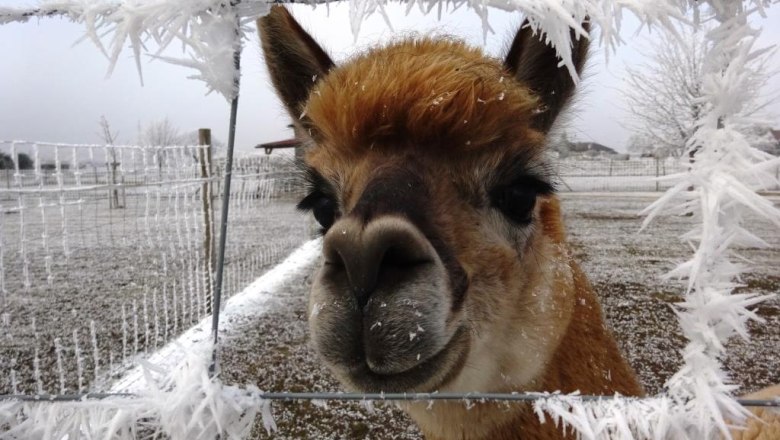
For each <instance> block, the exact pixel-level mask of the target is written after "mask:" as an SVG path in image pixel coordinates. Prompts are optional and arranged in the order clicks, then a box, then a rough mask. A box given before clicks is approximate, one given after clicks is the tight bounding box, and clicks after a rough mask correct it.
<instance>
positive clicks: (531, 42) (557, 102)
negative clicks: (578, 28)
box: [504, 20, 590, 132]
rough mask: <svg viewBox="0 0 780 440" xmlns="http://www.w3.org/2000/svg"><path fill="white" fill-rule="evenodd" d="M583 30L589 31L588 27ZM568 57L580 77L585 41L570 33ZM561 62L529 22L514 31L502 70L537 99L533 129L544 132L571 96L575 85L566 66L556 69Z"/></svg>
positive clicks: (585, 24) (585, 51) (585, 53)
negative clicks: (509, 73)
mask: <svg viewBox="0 0 780 440" xmlns="http://www.w3.org/2000/svg"><path fill="white" fill-rule="evenodd" d="M582 27H583V28H584V29H585V30H586V31H589V30H590V26H589V25H588V23H583V24H582ZM571 40H572V49H571V57H572V62H573V63H574V68H575V69H576V70H577V75H580V74H581V73H582V68H583V66H584V65H585V58H586V56H587V53H588V40H587V39H586V38H583V37H580V38H578V39H577V38H576V36H575V33H574V31H573V30H572V32H571ZM559 62H560V58H558V55H557V54H556V52H555V49H554V48H552V47H551V46H548V45H547V44H545V42H544V41H543V40H542V35H541V34H540V33H534V32H533V30H532V29H531V26H530V25H529V24H528V20H524V21H523V24H522V25H520V29H519V30H518V31H517V35H515V38H514V40H513V41H512V46H511V47H510V48H509V53H508V54H507V56H506V60H505V61H504V66H505V67H506V68H507V69H508V70H509V71H510V72H511V73H512V75H514V77H515V79H517V80H518V81H520V82H521V83H523V84H524V85H525V86H526V87H528V88H530V89H531V91H532V92H533V93H534V95H536V96H537V97H538V98H539V101H540V102H539V103H540V104H541V105H542V107H541V108H540V110H541V111H539V112H538V113H537V114H536V115H535V116H534V121H533V126H534V128H536V129H538V130H541V131H542V132H547V131H548V130H549V129H550V127H551V126H552V124H553V122H555V118H557V117H558V114H559V113H560V112H561V110H563V108H564V107H565V106H566V104H567V103H568V101H569V99H570V98H571V96H572V95H573V94H574V88H575V87H574V81H573V80H572V78H571V75H570V74H569V71H568V69H566V67H565V66H559V65H558V64H559Z"/></svg>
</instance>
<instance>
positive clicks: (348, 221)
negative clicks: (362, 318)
mask: <svg viewBox="0 0 780 440" xmlns="http://www.w3.org/2000/svg"><path fill="white" fill-rule="evenodd" d="M323 253H324V256H325V264H326V265H328V266H329V269H331V270H330V271H329V272H330V273H331V274H333V276H335V274H336V273H342V274H343V273H344V272H346V277H347V281H348V283H349V286H348V287H349V290H350V291H351V292H352V294H353V295H354V297H355V299H356V300H357V303H358V306H359V307H360V308H363V307H365V306H366V304H368V301H369V299H370V298H371V295H372V294H373V292H374V291H375V290H376V289H377V287H378V286H379V285H380V284H381V285H384V284H392V283H394V282H397V281H399V280H402V279H403V278H404V276H405V275H406V274H407V273H409V272H410V271H413V270H414V267H415V266H418V265H420V264H425V263H428V262H431V261H433V259H434V258H435V255H434V254H435V251H434V250H433V248H432V246H431V245H430V243H429V242H428V240H427V239H426V238H425V237H424V236H423V235H422V233H421V232H419V230H418V229H417V228H416V227H415V226H414V225H412V224H411V223H409V222H408V221H406V220H403V219H399V218H392V217H386V218H380V219H376V220H374V221H371V222H370V223H368V224H367V225H365V226H363V224H362V223H360V222H359V221H358V220H356V219H354V218H345V219H342V220H340V221H339V222H338V223H337V224H336V225H334V227H333V228H331V230H330V231H329V232H328V233H327V234H326V236H325V242H324V244H323ZM345 287H346V286H345Z"/></svg>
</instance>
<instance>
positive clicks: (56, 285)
mask: <svg viewBox="0 0 780 440" xmlns="http://www.w3.org/2000/svg"><path fill="white" fill-rule="evenodd" d="M241 186H242V182H240V181H239V182H237V183H236V185H235V188H236V189H237V190H238V189H240V188H241ZM247 192H251V188H249V189H247ZM100 195H101V196H104V191H100ZM171 196H173V195H171ZM85 199H86V200H87V201H86V202H85V203H84V204H82V205H73V206H67V207H66V210H65V211H64V213H65V216H66V217H67V218H68V220H69V223H68V225H69V229H68V234H69V237H68V238H69V241H70V255H69V256H68V257H66V256H65V255H63V252H62V246H61V245H59V241H60V240H61V239H62V237H61V234H60V230H61V217H60V215H59V209H58V208H56V207H55V208H53V209H48V210H47V215H46V216H45V217H43V218H42V217H41V216H40V214H39V211H38V210H31V211H32V213H33V214H35V216H32V215H27V216H26V217H25V225H24V227H25V234H26V237H28V238H27V249H26V252H27V257H28V258H29V260H30V262H31V264H30V267H31V268H32V270H31V279H32V281H33V283H32V286H31V288H30V290H25V289H24V287H23V280H22V275H23V271H22V268H21V263H20V258H19V252H18V249H14V246H17V245H18V241H17V240H18V237H19V236H20V234H19V230H20V227H21V225H20V224H19V222H20V220H21V217H20V215H19V214H18V213H5V214H2V215H4V217H3V218H2V220H3V221H2V223H0V224H2V228H1V230H0V234H2V239H3V241H2V243H3V244H4V245H5V246H4V249H3V251H4V255H3V257H4V262H5V268H6V273H5V275H6V277H5V280H4V281H5V286H6V288H7V289H8V292H7V294H6V298H5V302H4V304H3V307H2V311H1V312H0V314H1V315H2V317H3V321H0V394H9V393H15V392H18V393H26V394H30V393H36V392H38V388H39V383H40V389H41V390H42V391H43V392H44V393H49V394H56V393H74V392H78V391H105V390H106V387H107V385H108V384H110V380H111V378H115V377H118V375H120V374H121V373H122V372H123V371H124V370H125V369H126V368H128V367H130V366H132V365H134V364H135V361H136V360H137V359H138V358H143V357H144V356H145V355H146V354H147V353H152V352H154V351H156V350H157V349H159V348H161V347H162V346H163V345H164V344H165V343H166V342H167V341H169V340H171V339H174V338H175V337H176V336H178V335H179V334H180V333H182V332H184V331H185V330H187V329H188V328H189V327H191V326H193V325H195V324H196V323H198V322H199V321H200V319H201V318H203V317H204V316H205V313H204V309H205V307H204V304H202V303H201V304H199V302H198V298H197V295H195V294H194V290H195V289H197V290H199V291H201V293H200V295H202V286H201V287H199V286H198V284H197V280H193V279H192V278H191V277H190V276H189V275H188V271H189V269H190V267H189V266H187V264H186V263H187V259H188V258H190V257H192V253H189V252H188V248H189V249H192V252H193V253H197V252H201V249H202V248H201V245H202V243H201V240H202V236H201V235H200V234H195V233H193V234H190V233H189V232H187V233H185V232H184V231H182V230H181V227H182V224H185V223H186V224H188V225H190V226H189V227H190V228H192V227H193V225H195V224H196V223H200V222H202V219H201V217H200V216H199V212H200V202H199V201H198V200H193V201H190V202H187V203H185V200H184V196H183V195H181V196H180V201H179V204H178V205H177V207H176V208H174V207H173V206H172V199H173V197H171V199H169V198H168V197H167V195H166V194H163V198H162V202H161V204H159V205H157V206H155V203H156V197H155V196H154V195H152V197H151V201H152V207H151V208H147V207H146V197H145V196H143V194H141V195H138V194H128V197H127V206H126V207H125V208H123V209H114V210H111V209H108V202H107V200H105V198H103V199H101V200H97V201H95V200H92V201H90V200H89V198H87V197H85ZM240 200H241V199H240V198H238V197H237V198H236V200H235V202H236V203H232V206H231V209H232V215H231V219H232V220H231V224H230V230H229V240H228V243H229V248H228V251H227V260H226V272H225V275H226V278H225V288H224V290H223V292H224V295H225V297H226V298H227V297H229V296H231V295H232V294H234V293H236V292H238V291H240V290H241V289H243V288H244V287H245V286H246V285H248V284H249V283H251V282H252V281H253V280H254V279H255V278H256V277H257V276H259V275H261V274H262V273H263V272H264V271H266V270H268V269H270V268H271V267H273V265H275V264H276V263H278V262H279V261H280V260H281V259H282V258H283V257H285V256H286V255H287V254H288V253H289V252H291V251H292V250H293V249H294V248H295V247H296V246H297V245H298V244H299V243H302V242H303V240H305V238H306V234H305V231H304V223H303V216H302V215H301V214H299V213H297V212H295V209H294V203H293V202H292V201H290V200H278V199H277V200H275V201H274V203H273V204H271V205H268V204H265V203H260V201H258V200H254V199H247V200H244V201H243V202H241V203H239V201H240ZM169 202H170V203H169ZM12 203H16V202H12ZM31 203H32V202H31ZM3 206H5V205H4V204H3ZM175 209H178V214H179V217H176V216H175V215H174V211H175ZM185 213H189V216H190V217H189V220H188V221H186V222H185V221H184V220H183V216H184V215H185ZM150 226H151V229H148V228H149V227H150ZM44 228H46V229H47V230H48V231H49V237H48V240H49V243H50V246H49V248H48V250H46V249H44V248H43V246H42V245H41V243H40V236H41V234H42V231H43V230H44ZM177 230H178V231H177ZM149 231H151V239H150V237H148V236H147V234H148V232H149ZM180 238H181V240H182V241H181V242H180V241H179V239H180ZM150 240H151V241H150ZM149 243H151V246H150V245H149ZM47 256H48V257H49V260H50V261H51V264H50V270H51V273H52V276H53V284H52V285H51V286H49V285H47V283H46V274H45V271H44V267H43V266H44V264H43V262H44V260H45V259H46V257H47ZM191 281H192V283H191ZM174 288H175V290H174ZM174 293H175V298H174ZM200 299H201V300H202V297H201V298H200ZM199 305H200V306H199ZM91 321H94V323H95V324H94V330H95V337H94V338H92V334H91V330H92V329H91V326H90V323H91ZM58 342H59V343H58ZM77 344H78V348H79V350H78V351H77V350H76V345H77ZM95 353H97V358H98V359H97V361H98V362H97V365H98V375H96V374H95ZM136 355H138V357H136ZM36 359H37V364H38V373H37V374H36V371H35V364H36ZM60 366H61V367H62V368H61V369H60V368H59V367H60ZM79 370H81V372H82V374H81V375H79V374H78V372H79ZM38 379H39V380H38Z"/></svg>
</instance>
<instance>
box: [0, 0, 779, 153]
mask: <svg viewBox="0 0 780 440" xmlns="http://www.w3.org/2000/svg"><path fill="white" fill-rule="evenodd" d="M31 3H32V2H30V1H19V0H0V5H1V6H25V5H29V4H31ZM405 8H406V6H405V5H392V6H391V7H389V8H388V11H389V15H390V17H391V23H392V24H393V27H394V31H391V30H390V29H388V27H387V25H386V24H385V22H384V20H383V19H382V18H381V17H378V16H377V17H372V18H370V19H369V20H367V21H366V22H364V23H363V25H362V29H361V32H360V34H359V36H358V38H357V42H355V39H354V37H353V35H352V33H351V31H350V24H349V18H348V8H347V4H345V3H333V4H331V5H330V8H329V9H330V11H329V12H328V9H327V8H326V7H325V6H324V5H321V6H319V7H317V8H316V9H313V8H312V7H311V6H307V5H295V6H293V9H294V14H295V16H296V17H298V19H299V21H300V22H301V23H302V24H303V26H304V27H305V28H306V29H307V30H309V31H310V32H311V33H312V35H313V36H314V37H315V38H316V39H317V40H318V41H319V42H320V43H321V44H322V45H323V46H324V47H325V48H327V49H328V50H329V52H330V53H331V55H332V56H333V58H334V59H335V60H336V61H337V62H338V61H339V60H343V59H345V58H347V57H349V56H350V54H352V53H354V51H355V50H359V49H360V48H364V47H366V45H370V44H376V43H377V42H382V41H388V40H389V39H391V38H392V37H393V35H394V33H398V32H408V31H409V30H414V31H418V32H424V31H428V30H435V31H438V32H443V33H448V34H452V35H458V36H461V37H464V38H466V39H467V40H468V41H469V42H471V43H472V44H476V45H483V44H484V46H485V50H486V51H487V52H488V53H490V54H492V55H494V56H501V54H502V50H503V48H504V46H505V45H506V43H507V41H508V40H511V37H512V36H513V33H514V31H515V29H516V26H518V24H519V23H520V21H521V17H520V15H519V13H515V14H510V13H506V12H503V11H500V10H491V12H490V25H491V27H492V29H493V30H494V31H495V33H493V34H488V37H487V42H486V43H484V42H483V36H482V32H483V31H482V25H481V21H480V19H479V18H478V17H477V15H476V14H475V13H474V12H473V11H471V10H467V9H465V8H461V9H460V10H458V11H455V12H454V13H448V14H444V16H443V17H442V20H441V21H439V20H438V19H437V17H436V14H435V12H434V13H431V14H429V15H427V16H426V15H423V14H421V13H420V12H419V11H418V10H417V9H416V8H414V9H413V11H412V13H411V14H410V15H409V16H405V15H404V11H405ZM629 15H630V14H629ZM627 18H628V19H627V20H625V23H624V33H623V37H624V39H625V40H626V43H627V44H626V45H624V46H623V47H620V48H619V49H618V51H617V53H615V54H611V55H610V58H609V64H605V61H604V56H603V49H601V48H596V51H595V53H594V55H593V56H592V57H591V60H590V63H589V65H588V67H589V69H588V74H587V75H586V78H585V80H584V81H583V90H584V92H585V93H583V94H581V96H580V99H579V102H578V106H577V108H576V110H578V111H577V112H576V113H574V115H575V117H574V118H573V119H572V121H571V127H570V129H569V135H570V138H572V139H574V140H587V141H596V142H600V143H602V144H605V145H607V146H610V147H613V148H615V149H618V150H624V149H625V143H626V140H627V139H628V137H629V136H630V133H629V132H628V131H627V130H626V129H625V128H624V127H623V125H624V124H625V122H626V120H627V117H628V116H627V114H626V112H625V110H624V109H623V107H622V102H621V97H620V92H619V89H620V87H621V86H622V80H621V78H622V75H623V71H624V66H625V65H626V64H628V65H632V64H636V63H639V62H641V61H642V57H641V55H640V53H641V52H642V51H641V50H639V49H638V48H640V47H644V48H646V47H647V38H648V32H647V30H644V31H643V32H642V33H641V34H640V35H638V36H634V35H633V34H634V32H635V31H636V28H637V25H636V21H635V20H634V19H633V17H630V16H629V17H627ZM760 23H761V24H763V27H764V31H763V34H762V38H761V40H760V42H761V45H762V46H766V45H770V44H777V43H780V7H778V6H775V7H773V8H770V11H769V17H767V18H766V19H764V20H760ZM82 34H83V28H82V27H81V26H79V25H76V24H73V23H70V22H68V21H67V20H63V19H59V18H44V19H40V20H32V21H30V22H28V23H21V24H9V25H4V26H3V25H0V59H2V60H3V62H2V67H0V140H12V139H21V140H30V141H47V142H65V143H99V142H101V138H100V137H99V135H98V131H99V127H98V120H99V118H100V116H101V115H105V116H106V118H107V119H108V121H109V122H110V124H111V127H112V128H113V129H114V130H115V131H118V132H119V138H118V142H119V143H123V144H132V143H134V142H136V139H137V132H138V126H139V124H146V123H149V122H151V121H154V120H157V119H161V118H164V117H168V118H169V120H170V121H171V122H172V123H173V124H174V125H175V126H177V127H179V129H180V130H181V131H182V132H186V131H192V130H196V129H198V128H201V127H209V128H211V129H212V130H213V135H214V136H215V137H216V138H217V139H220V140H222V141H226V140H227V128H228V115H229V105H228V103H227V102H226V101H225V99H224V98H223V97H221V96H218V95H217V94H215V93H212V94H211V95H208V96H206V95H205V93H206V87H205V85H204V84H203V83H201V82H199V81H195V80H190V79H187V76H188V75H190V74H191V73H192V72H191V71H189V70H188V69H187V68H184V67H180V66H174V65H170V64H166V63H164V62H161V61H151V60H149V59H144V61H143V69H144V82H145V84H144V86H143V87H142V86H141V85H140V81H139V78H138V75H137V73H136V70H135V63H134V61H133V59H132V52H131V51H130V50H126V51H125V52H123V54H122V58H121V59H120V61H119V63H118V65H117V66H116V69H115V70H114V72H113V74H112V75H111V76H110V77H106V72H107V67H108V62H107V60H106V59H105V58H104V57H103V55H102V54H101V53H100V52H99V51H98V50H97V48H96V47H95V46H94V45H92V44H91V43H90V42H88V41H85V42H82V43H79V44H77V45H75V46H74V43H75V42H76V41H77V40H78V39H79V38H80V37H81V36H82ZM650 38H652V36H650ZM173 46H175V45H173ZM176 52H178V48H177V49H176V51H174V53H172V54H173V55H176V56H180V54H179V53H176ZM777 58H780V57H776V59H775V64H774V68H775V69H780V60H778V59H777ZM771 87H773V88H774V89H775V90H778V89H780V78H778V77H775V78H774V79H773V80H772V81H771ZM770 110H771V111H772V112H773V113H774V114H775V115H778V114H780V102H776V103H774V105H773V106H771V108H770ZM775 120H777V119H776V118H775ZM288 123H289V118H288V116H287V115H286V113H285V112H284V111H283V109H282V107H281V104H280V103H279V101H278V99H277V98H276V96H275V94H274V93H273V90H272V89H271V87H270V81H269V79H268V76H267V72H266V69H265V65H264V63H263V60H262V57H261V52H260V49H259V45H258V41H257V37H256V36H255V35H252V38H251V40H250V41H247V42H246V45H245V47H244V51H243V55H242V78H241V96H240V102H239V118H238V127H237V144H236V147H237V148H238V149H239V150H241V151H250V150H251V149H252V147H253V146H254V145H256V144H258V143H260V142H267V141H273V140H279V139H282V138H286V137H289V136H290V135H291V133H290V131H289V130H287V129H286V128H285V127H286V125H287V124H288ZM776 126H780V123H778V124H776Z"/></svg>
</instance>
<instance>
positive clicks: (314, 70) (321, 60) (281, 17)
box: [257, 5, 334, 124]
mask: <svg viewBox="0 0 780 440" xmlns="http://www.w3.org/2000/svg"><path fill="white" fill-rule="evenodd" d="M257 29H258V32H259V33H260V40H261V42H262V46H263V53H264V54H265V62H266V64H267V65H268V71H269V73H270V74H271V80H272V81H273V83H274V87H275V88H276V92H277V93H278V94H279V97H280V98H281V99H282V102H283V103H284V105H285V107H287V111H288V112H289V113H290V116H292V118H293V121H295V122H296V124H299V123H300V122H299V119H300V116H301V112H302V111H303V106H304V104H305V103H306V100H307V99H308V97H309V93H310V92H311V89H312V87H314V83H315V81H316V79H317V78H322V77H323V76H325V74H327V73H328V71H329V70H330V69H332V68H333V65H334V64H333V61H332V60H331V59H330V56H328V54H327V53H326V52H325V50H324V49H322V47H320V45H319V44H317V42H316V41H314V38H312V37H311V35H309V34H308V33H307V32H306V31H305V30H303V28H302V27H301V25H300V24H298V22H297V21H295V19H294V18H293V16H292V15H290V12H289V11H287V9H286V8H285V7H284V6H279V5H276V6H274V7H272V8H271V12H269V13H268V15H266V16H265V17H263V18H261V19H259V20H257Z"/></svg>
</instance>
